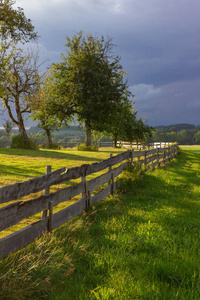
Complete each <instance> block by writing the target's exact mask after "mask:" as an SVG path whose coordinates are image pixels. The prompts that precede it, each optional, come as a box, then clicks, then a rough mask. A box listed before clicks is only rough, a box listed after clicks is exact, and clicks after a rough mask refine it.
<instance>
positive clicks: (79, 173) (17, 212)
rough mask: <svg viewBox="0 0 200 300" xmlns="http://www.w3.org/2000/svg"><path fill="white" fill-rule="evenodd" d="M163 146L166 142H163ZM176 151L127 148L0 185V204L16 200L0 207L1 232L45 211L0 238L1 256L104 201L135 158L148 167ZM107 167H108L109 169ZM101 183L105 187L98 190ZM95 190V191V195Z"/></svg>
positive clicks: (164, 159)
mask: <svg viewBox="0 0 200 300" xmlns="http://www.w3.org/2000/svg"><path fill="white" fill-rule="evenodd" d="M160 146H163V145H162V144H160ZM177 153H178V146H177V144H171V145H169V146H168V147H166V148H165V147H160V148H156V149H151V150H141V151H134V149H133V150H127V151H126V152H123V153H121V154H119V155H117V156H111V157H110V158H108V159H106V160H103V161H101V162H100V163H92V164H84V165H82V166H80V167H73V168H69V169H67V170H66V168H65V167H64V168H61V169H59V170H56V171H53V172H49V170H50V168H48V172H47V174H46V175H43V176H40V177H36V178H33V179H30V180H27V181H24V182H21V183H15V184H12V185H8V186H4V187H2V188H0V203H7V202H10V201H15V202H12V203H11V204H8V205H7V206H4V207H2V208H0V231H3V230H5V229H7V228H9V227H11V226H13V225H15V224H18V223H19V222H21V221H22V220H25V219H27V218H29V217H31V216H34V215H36V214H38V213H40V212H41V213H42V219H41V220H39V221H38V222H35V223H33V224H31V225H29V226H27V227H25V228H22V229H21V230H18V231H16V232H14V233H12V234H10V235H8V236H6V237H4V238H2V239H0V259H2V258H4V257H5V256H6V255H8V254H9V253H10V252H16V251H18V250H19V249H22V248H24V247H25V246H27V245H28V244H29V243H31V242H32V241H33V240H34V239H35V238H36V237H39V236H41V235H42V234H43V233H44V232H46V231H52V230H53V229H55V228H57V227H59V226H60V225H62V224H64V223H65V222H67V221H69V220H71V219H72V218H74V217H76V216H78V215H79V214H81V213H82V212H83V211H84V210H85V209H87V208H88V207H90V206H91V205H94V204H96V203H98V202H99V201H101V200H103V199H104V198H105V197H107V196H108V195H109V194H113V193H114V191H115V190H116V189H117V188H118V186H119V180H118V176H119V175H120V174H121V173H122V171H123V169H124V168H125V166H127V164H128V163H129V164H132V163H133V160H134V161H137V162H138V163H140V164H143V165H144V166H145V168H153V167H155V166H157V165H161V164H164V163H166V162H168V161H170V160H171V159H173V158H174V157H175V156H177ZM106 169H108V170H107V171H106ZM103 170H104V171H105V173H104V174H101V175H99V176H97V177H96V178H93V179H91V180H87V179H86V176H88V175H91V174H94V173H96V172H99V171H103ZM77 178H81V182H80V183H77V184H76V185H75V186H68V187H66V188H62V189H60V190H58V191H57V192H55V193H49V188H50V187H51V186H53V185H57V184H60V183H63V182H67V181H69V180H72V179H77ZM105 184H106V187H105ZM100 186H101V188H102V189H101V191H100V192H97V190H98V188H99V187H100ZM43 190H44V191H45V194H44V195H42V196H40V197H37V198H34V199H31V200H27V201H22V200H19V199H20V198H21V197H24V196H27V195H30V194H32V193H36V192H41V191H43ZM93 192H95V194H93V195H92V193H93ZM80 194H81V195H82V196H81V198H80V199H79V200H78V201H76V202H75V203H73V204H72V205H70V206H67V207H66V208H64V209H62V210H60V211H58V212H56V213H53V208H54V207H55V206H57V205H58V204H60V203H62V202H64V201H67V200H70V199H72V198H73V197H75V196H78V195H80ZM16 200H17V201H16ZM47 211H48V216H47Z"/></svg>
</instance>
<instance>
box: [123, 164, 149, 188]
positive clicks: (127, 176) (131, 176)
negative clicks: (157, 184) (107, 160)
mask: <svg viewBox="0 0 200 300" xmlns="http://www.w3.org/2000/svg"><path fill="white" fill-rule="evenodd" d="M143 173H144V171H143V169H142V167H141V165H140V164H139V163H134V164H132V165H131V166H130V165H128V166H127V167H126V168H124V170H123V173H122V175H121V177H120V182H119V183H120V185H119V189H120V190H121V191H122V192H127V191H128V190H131V189H132V188H134V187H135V186H136V185H138V184H139V183H140V181H141V180H142V178H143Z"/></svg>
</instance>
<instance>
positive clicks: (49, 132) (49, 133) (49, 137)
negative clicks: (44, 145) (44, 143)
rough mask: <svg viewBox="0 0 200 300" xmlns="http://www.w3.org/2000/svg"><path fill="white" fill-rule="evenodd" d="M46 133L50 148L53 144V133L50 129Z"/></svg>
mask: <svg viewBox="0 0 200 300" xmlns="http://www.w3.org/2000/svg"><path fill="white" fill-rule="evenodd" d="M45 133H46V135H47V140H48V145H49V146H50V145H51V144H52V138H51V131H50V130H48V129H45Z"/></svg>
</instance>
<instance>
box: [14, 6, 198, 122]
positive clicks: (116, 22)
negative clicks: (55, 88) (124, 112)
mask: <svg viewBox="0 0 200 300" xmlns="http://www.w3.org/2000/svg"><path fill="white" fill-rule="evenodd" d="M15 6H16V7H22V8H23V9H24V12H25V15H26V17H28V18H30V19H31V20H32V23H33V25H34V26H35V29H36V31H37V32H38V34H39V36H40V38H39V39H38V44H39V47H40V55H41V59H49V64H50V63H52V62H58V61H59V60H60V54H61V53H64V54H65V47H64V44H65V43H66V36H67V37H69V38H72V37H73V35H74V34H76V33H78V32H80V31H81V30H82V31H84V33H85V34H87V33H91V34H93V35H95V36H101V35H104V36H105V37H106V38H107V37H112V39H113V44H114V48H113V51H114V53H115V54H119V55H120V56H121V64H122V66H123V69H124V70H125V71H126V72H127V73H128V75H127V78H126V79H128V85H129V89H130V91H131V92H132V93H133V95H134V101H135V104H134V108H135V109H137V111H138V116H139V117H142V118H143V119H144V120H146V121H147V123H148V124H149V125H151V126H158V125H171V124H177V123H190V124H194V125H199V124H200V17H199V12H200V1H199V0H190V1H189V0H176V1H175V0H167V1H166V0H29V1H27V0H16V4H15Z"/></svg>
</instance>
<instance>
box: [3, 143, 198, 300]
mask: <svg viewBox="0 0 200 300" xmlns="http://www.w3.org/2000/svg"><path fill="white" fill-rule="evenodd" d="M182 149H183V150H182V151H181V153H180V155H179V156H178V158H176V159H174V160H173V161H172V162H170V163H168V164H166V166H164V167H162V168H159V169H155V170H154V171H150V170H149V171H147V172H145V173H143V174H139V175H140V176H139V177H137V178H136V179H137V180H136V181H133V180H132V175H133V174H132V173H128V172H126V173H125V174H124V182H125V183H124V187H125V188H123V189H122V190H123V192H120V191H119V192H118V193H116V194H115V195H114V196H113V197H108V198H106V199H105V200H104V201H102V202H101V203H99V204H98V205H96V206H95V207H92V208H91V209H89V210H87V211H86V212H84V214H83V215H82V216H79V217H77V218H75V219H73V220H72V221H70V222H68V223H66V224H64V225H63V226H61V227H60V228H58V229H56V230H55V231H54V232H53V233H52V235H49V234H46V235H44V236H43V237H42V238H40V239H38V240H36V241H35V242H34V243H32V244H31V245H29V246H28V247H27V248H26V249H23V250H21V251H18V252H17V253H15V254H12V255H9V256H8V257H7V258H6V259H4V260H2V261H1V262H0V270H1V274H0V299H43V298H44V299H52V300H56V299H122V300H123V299H160V300H161V299H167V300H168V299H169V300H171V299H184V300H194V299H200V267H199V266H200V230H199V228H200V200H199V199H200V187H199V182H200V168H199V166H200V147H195V148H188V147H182ZM77 155H78V154H77ZM83 155H84V154H83ZM88 155H89V157H90V158H91V156H90V155H91V153H89V154H88ZM55 159H56V158H55ZM126 182H128V184H126Z"/></svg>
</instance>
